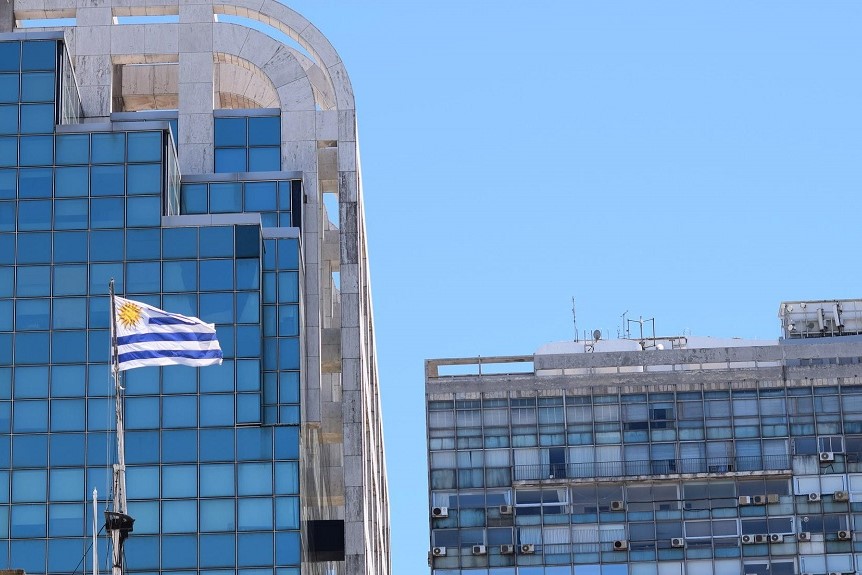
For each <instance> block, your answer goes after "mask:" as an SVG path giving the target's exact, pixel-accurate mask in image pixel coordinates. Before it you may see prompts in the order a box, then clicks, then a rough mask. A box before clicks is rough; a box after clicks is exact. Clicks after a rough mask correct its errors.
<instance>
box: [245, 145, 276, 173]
mask: <svg viewBox="0 0 862 575" xmlns="http://www.w3.org/2000/svg"><path fill="white" fill-rule="evenodd" d="M280 170H281V148H249V150H248V171H249V172H278V171H280Z"/></svg>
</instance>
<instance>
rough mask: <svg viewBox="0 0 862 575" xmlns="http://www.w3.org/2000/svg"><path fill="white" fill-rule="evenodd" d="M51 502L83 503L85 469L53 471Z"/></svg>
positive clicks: (49, 496)
mask: <svg viewBox="0 0 862 575" xmlns="http://www.w3.org/2000/svg"><path fill="white" fill-rule="evenodd" d="M50 485H51V492H50V494H49V495H48V499H49V500H50V501H81V500H82V499H84V498H85V494H84V470H83V469H52V470H51V482H50Z"/></svg>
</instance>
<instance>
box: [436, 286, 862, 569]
mask: <svg viewBox="0 0 862 575" xmlns="http://www.w3.org/2000/svg"><path fill="white" fill-rule="evenodd" d="M780 315H781V317H782V326H783V337H782V338H781V339H780V340H775V341H746V340H737V339H724V340H722V339H713V338H697V337H678V338H658V339H654V338H649V339H618V340H608V341H604V340H597V341H587V342H583V341H581V342H562V343H557V344H550V345H547V346H544V347H543V348H542V349H540V350H539V351H538V352H537V353H536V354H534V355H531V356H519V357H498V358H481V359H480V358H466V359H437V360H429V361H427V362H426V399H427V410H428V411H427V415H428V420H427V421H428V451H429V484H430V500H429V516H430V526H431V541H430V547H429V564H430V565H431V566H432V573H433V574H434V575H466V574H470V575H713V574H715V575H739V574H744V575H795V574H803V573H808V574H812V575H813V574H816V575H824V574H827V575H828V574H833V573H858V572H862V542H860V541H859V537H858V535H857V534H856V531H857V530H862V377H860V376H862V337H860V336H859V333H860V331H862V329H860V327H862V303H860V302H858V301H835V302H791V303H785V304H782V307H781V312H780ZM465 369H466V370H467V371H468V373H465ZM470 369H473V370H474V371H470Z"/></svg>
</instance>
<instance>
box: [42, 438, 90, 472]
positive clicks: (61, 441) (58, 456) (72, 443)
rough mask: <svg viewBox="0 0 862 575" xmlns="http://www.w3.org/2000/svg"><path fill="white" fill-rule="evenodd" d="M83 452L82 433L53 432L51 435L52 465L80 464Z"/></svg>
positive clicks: (82, 459)
mask: <svg viewBox="0 0 862 575" xmlns="http://www.w3.org/2000/svg"><path fill="white" fill-rule="evenodd" d="M84 452H85V450H84V434H82V433H55V434H52V435H51V465H52V466H59V465H80V464H81V462H82V461H84ZM46 459H47V458H46Z"/></svg>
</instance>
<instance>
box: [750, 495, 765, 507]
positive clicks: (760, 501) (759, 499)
mask: <svg viewBox="0 0 862 575" xmlns="http://www.w3.org/2000/svg"><path fill="white" fill-rule="evenodd" d="M751 502H752V503H753V504H755V505H766V495H755V496H754V497H752V498H751Z"/></svg>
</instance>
